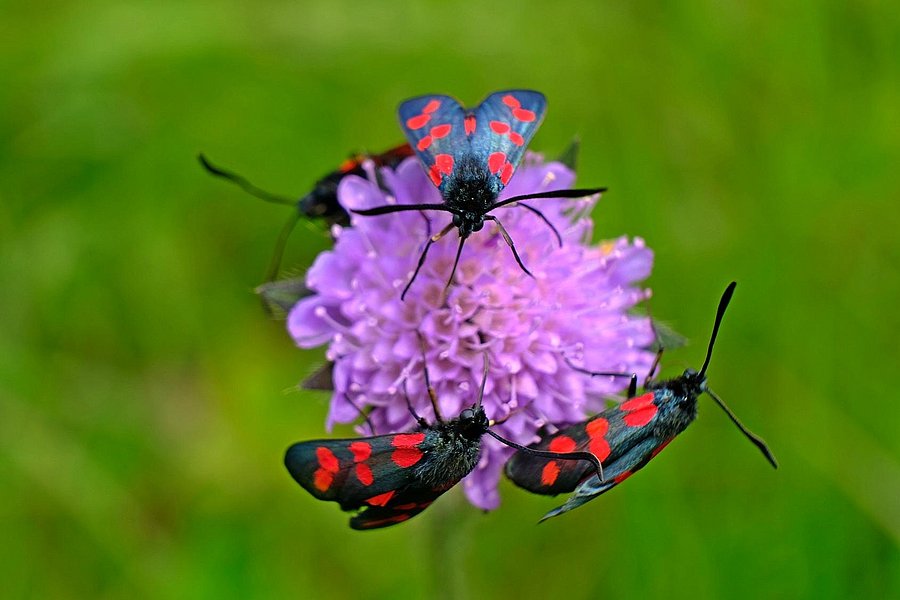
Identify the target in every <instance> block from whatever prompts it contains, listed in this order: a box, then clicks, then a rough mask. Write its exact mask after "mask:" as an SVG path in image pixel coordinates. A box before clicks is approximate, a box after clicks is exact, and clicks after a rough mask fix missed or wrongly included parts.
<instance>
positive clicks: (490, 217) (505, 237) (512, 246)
mask: <svg viewBox="0 0 900 600" xmlns="http://www.w3.org/2000/svg"><path fill="white" fill-rule="evenodd" d="M484 218H485V220H487V221H493V222H494V223H496V224H497V228H498V229H499V230H500V235H502V236H503V240H504V241H505V242H506V245H507V246H509V249H510V250H512V253H513V256H514V257H515V259H516V262H517V263H519V268H521V269H522V270H523V271H524V272H525V274H526V275H528V276H529V277H531V278H532V279H534V275H532V274H531V271H529V270H528V267H526V266H525V263H523V262H522V259H521V258H520V257H519V253H518V252H517V251H516V245H515V243H514V242H513V239H512V238H511V237H510V235H509V232H507V231H506V227H504V226H503V223H501V222H500V219H498V218H497V217H495V216H493V215H487V216H485V217H484Z"/></svg>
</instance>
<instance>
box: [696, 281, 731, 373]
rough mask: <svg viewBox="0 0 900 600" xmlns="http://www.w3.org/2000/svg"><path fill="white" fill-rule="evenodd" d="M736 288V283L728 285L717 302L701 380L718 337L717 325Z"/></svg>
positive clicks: (701, 370)
mask: <svg viewBox="0 0 900 600" xmlns="http://www.w3.org/2000/svg"><path fill="white" fill-rule="evenodd" d="M736 286H737V282H736V281H732V282H731V283H729V284H728V287H727V288H725V292H724V293H723V294H722V299H721V300H719V308H717V309H716V322H715V324H714V325H713V330H712V335H711V336H709V346H708V347H707V348H706V360H705V361H703V367H702V368H701V369H700V377H701V378H702V377H704V376H705V375H706V368H707V367H708V366H709V361H710V359H711V358H712V351H713V346H714V345H715V343H716V336H717V335H719V325H721V324H722V317H724V316H725V309H726V308H728V303H729V302H731V297H732V296H733V295H734V288H735V287H736Z"/></svg>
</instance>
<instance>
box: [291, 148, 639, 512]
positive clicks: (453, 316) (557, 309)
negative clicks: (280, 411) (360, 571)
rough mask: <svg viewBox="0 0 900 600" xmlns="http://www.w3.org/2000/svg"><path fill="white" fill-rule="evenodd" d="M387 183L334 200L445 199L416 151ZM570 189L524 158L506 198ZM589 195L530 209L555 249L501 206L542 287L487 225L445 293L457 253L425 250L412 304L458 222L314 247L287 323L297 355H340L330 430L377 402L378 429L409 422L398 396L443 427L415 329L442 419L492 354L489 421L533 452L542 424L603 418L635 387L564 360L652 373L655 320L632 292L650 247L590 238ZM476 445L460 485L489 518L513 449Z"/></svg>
mask: <svg viewBox="0 0 900 600" xmlns="http://www.w3.org/2000/svg"><path fill="white" fill-rule="evenodd" d="M370 172H371V170H370ZM380 175H381V181H382V183H383V184H384V185H385V187H386V188H387V189H388V190H390V192H389V193H388V192H385V191H384V190H383V189H382V188H381V187H379V185H378V184H377V183H376V182H375V181H376V178H375V177H374V173H371V176H370V177H369V179H363V178H360V177H352V176H351V177H347V178H346V179H344V180H343V181H342V183H341V185H340V188H339V189H338V199H339V201H340V203H341V204H342V205H343V206H344V207H345V208H347V209H363V208H370V207H373V206H380V205H383V204H385V203H391V202H396V203H401V204H412V203H422V202H433V203H438V202H441V198H440V194H439V192H438V190H437V189H436V188H435V187H434V186H432V184H431V182H430V181H429V180H428V178H427V177H426V175H425V173H424V171H423V170H422V167H421V166H420V164H419V163H418V161H417V160H416V159H415V158H410V159H408V160H406V161H404V162H403V163H401V164H400V165H399V166H398V168H397V169H396V171H393V170H390V169H382V170H381V172H380ZM573 181H574V173H573V172H572V171H571V170H570V169H568V168H566V167H565V166H563V165H562V164H560V163H555V162H551V163H543V162H542V160H541V159H540V157H539V156H537V155H534V154H529V155H527V156H526V160H525V161H523V163H522V164H521V165H520V166H519V168H518V170H517V172H516V175H515V177H514V178H513V179H512V181H511V182H510V184H509V186H508V187H507V188H506V189H505V190H504V193H503V194H502V195H501V196H500V199H501V200H502V199H503V198H504V197H512V196H515V195H519V194H526V193H533V192H540V191H545V190H548V189H564V188H568V187H570V186H571V184H572V183H573ZM595 202H596V199H578V200H538V201H533V203H534V205H538V204H539V206H540V210H541V211H542V212H543V213H544V215H545V216H546V217H547V218H548V219H549V220H550V221H551V222H552V223H553V224H554V225H555V226H556V228H557V229H558V230H559V232H560V233H561V234H562V237H563V241H564V243H563V245H562V246H561V247H560V246H559V245H558V243H557V240H556V238H555V236H554V234H553V231H552V230H551V229H550V228H549V227H547V225H546V224H545V223H543V222H542V221H541V220H540V219H539V218H538V217H537V216H536V215H534V214H533V213H531V212H529V211H527V210H523V209H521V208H517V207H515V206H512V207H510V208H507V209H503V210H502V211H499V212H498V214H497V216H498V217H499V218H500V219H501V220H502V221H503V224H504V226H505V227H506V228H507V230H508V231H509V233H510V235H511V236H512V238H513V240H515V242H516V247H517V249H518V251H519V253H520V255H521V257H522V260H523V261H524V263H525V264H526V265H527V266H528V269H529V270H530V271H531V272H532V273H533V274H534V278H533V279H532V278H530V277H528V276H527V275H525V274H524V273H523V272H522V270H521V269H520V268H519V267H518V265H517V264H516V263H515V260H514V258H513V256H512V253H511V252H510V251H509V248H508V247H507V246H506V244H505V243H504V241H503V238H502V237H501V236H500V234H499V232H498V230H497V228H496V226H495V225H493V224H491V223H486V224H485V227H484V229H483V230H482V231H480V232H477V233H474V234H473V235H472V236H471V237H470V238H469V240H468V241H467V243H466V245H465V247H464V249H463V254H462V258H461V259H460V263H459V267H458V269H457V272H456V275H455V277H454V281H453V283H452V285H451V286H450V287H449V288H448V289H445V287H446V278H447V277H448V276H449V274H450V271H451V268H452V265H453V259H454V256H455V252H456V243H455V241H454V240H453V239H452V238H451V239H450V240H442V241H440V242H438V243H436V244H434V245H433V246H432V248H431V250H430V251H429V254H428V258H427V260H426V262H425V265H424V267H423V268H422V271H421V272H420V273H419V276H418V278H417V279H416V281H415V282H414V283H413V285H412V287H411V288H410V290H409V292H408V293H407V295H406V299H405V300H400V292H401V291H402V290H403V287H404V286H405V285H406V283H407V281H408V280H409V277H410V275H411V274H412V272H413V270H414V268H415V266H416V261H417V259H418V257H419V254H420V252H421V250H422V245H423V244H424V242H425V240H426V239H427V237H428V235H430V234H432V233H435V232H437V231H440V229H441V228H442V227H443V226H444V225H445V224H446V222H447V220H448V219H449V215H446V214H443V213H441V214H438V215H434V214H425V213H419V212H399V213H392V214H388V215H383V216H378V217H362V216H354V217H353V219H352V227H349V228H340V227H339V226H335V227H334V229H333V233H334V237H335V245H334V249H333V250H329V251H326V252H323V253H322V254H320V255H319V256H318V258H317V259H316V261H315V263H314V264H313V266H312V267H311V268H310V269H309V271H308V272H307V275H306V285H307V287H308V288H309V289H310V290H312V291H313V292H314V295H312V296H309V297H307V298H304V299H302V300H300V301H299V302H298V303H297V304H296V305H295V306H294V308H293V309H292V310H291V312H290V314H289V316H288V330H289V331H290V334H291V335H292V336H293V338H294V339H295V341H296V343H297V345H298V346H300V347H303V348H311V347H315V346H319V345H323V344H328V349H327V357H328V358H329V359H330V360H332V361H334V374H333V380H334V395H333V396H332V400H331V407H330V410H329V414H328V419H327V427H328V428H329V429H330V428H331V427H332V425H333V424H334V423H350V422H353V421H356V420H358V419H359V418H360V413H359V410H360V409H363V408H366V407H370V408H371V412H370V413H369V419H370V421H371V422H372V424H373V425H374V427H375V429H376V433H378V434H385V433H392V432H398V431H408V430H412V429H414V428H415V426H416V423H415V420H414V419H413V417H412V415H411V414H410V412H409V410H408V408H407V405H406V400H405V396H404V388H405V389H406V391H407V392H408V394H409V398H410V400H411V402H412V405H413V407H414V408H415V410H416V412H418V413H419V414H420V415H421V416H422V417H424V418H425V419H426V420H428V421H429V422H433V421H434V414H433V410H432V408H431V404H430V402H429V400H428V395H427V393H426V389H425V383H424V376H423V365H422V349H421V346H420V341H419V334H421V338H422V339H423V340H424V343H425V346H426V348H425V360H426V362H427V366H428V370H429V374H430V376H431V380H432V384H433V386H434V388H435V391H436V392H437V396H438V401H439V405H440V410H441V413H442V414H443V415H444V416H445V417H446V418H451V417H454V416H456V415H457V414H458V413H459V412H460V411H461V410H462V409H463V408H466V407H468V406H471V405H472V403H473V402H474V400H475V396H476V392H477V389H478V386H479V385H480V383H481V376H482V367H483V355H484V353H487V354H488V357H489V361H490V372H489V375H488V381H487V386H486V389H485V395H484V408H485V411H486V412H487V415H488V417H489V418H491V419H495V420H501V419H506V420H505V421H504V422H503V423H501V424H499V425H497V426H496V430H497V432H498V433H499V434H500V435H502V436H505V437H507V438H510V439H512V440H514V441H517V442H519V443H523V444H527V443H531V442H533V441H535V440H536V439H537V438H536V433H537V431H538V429H540V428H541V427H543V426H545V425H547V424H552V425H559V424H566V423H571V422H575V421H580V420H583V419H584V418H585V417H586V415H587V414H588V413H592V412H596V411H599V410H602V409H603V408H604V401H605V399H606V398H607V397H608V396H609V395H610V394H612V393H614V392H616V391H619V390H622V389H623V388H624V387H625V386H626V385H627V383H628V380H627V379H625V378H607V377H604V378H590V377H588V376H586V375H584V374H581V373H578V372H576V371H575V370H573V369H572V368H571V367H570V366H569V364H567V361H568V362H569V363H572V364H575V365H579V366H583V367H585V368H588V369H591V370H597V371H616V372H627V373H631V372H636V373H639V374H644V373H646V372H647V370H648V369H649V368H650V364H651V363H652V361H653V353H652V352H650V351H648V350H647V349H646V348H647V347H648V346H649V345H650V344H651V343H652V342H653V339H654V335H653V331H652V328H651V326H650V321H649V319H648V318H646V317H640V316H634V315H630V314H628V310H629V309H630V308H631V307H633V306H634V305H635V304H637V303H638V302H640V301H641V300H644V299H645V298H647V297H648V296H649V291H647V290H645V289H643V288H641V287H638V285H637V284H638V282H640V281H641V280H642V279H644V278H646V277H647V276H648V275H649V274H650V269H651V266H652V262H653V254H652V252H651V251H650V249H648V248H647V247H645V245H644V243H643V241H642V240H640V239H637V238H636V239H634V240H633V241H629V240H628V239H627V238H624V237H622V238H619V239H616V240H612V241H608V242H604V243H602V244H600V245H599V246H592V245H590V237H591V233H592V229H593V222H592V221H591V219H590V217H589V214H590V211H591V210H592V208H593V206H594V204H595ZM429 223H430V226H429ZM359 430H360V431H361V432H362V431H365V432H366V433H367V434H369V433H370V432H369V431H368V430H367V429H365V430H364V429H362V427H360V428H359ZM483 447H484V451H483V454H482V458H481V461H480V463H479V465H478V467H477V468H476V469H475V471H473V472H472V473H471V474H470V475H469V476H468V477H467V478H466V479H465V481H464V487H465V490H466V494H467V495H468V497H469V500H470V501H471V502H472V503H473V504H475V505H476V506H478V507H480V508H483V509H493V508H496V507H497V506H498V504H499V496H498V493H497V482H498V480H499V477H500V471H501V468H502V466H503V463H504V462H505V461H506V459H507V458H508V457H509V455H510V454H511V452H512V451H511V449H510V448H508V447H506V446H503V445H501V444H500V443H499V442H496V441H495V440H493V439H487V438H486V439H485V440H484V441H483Z"/></svg>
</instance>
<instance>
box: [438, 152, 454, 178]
mask: <svg viewBox="0 0 900 600" xmlns="http://www.w3.org/2000/svg"><path fill="white" fill-rule="evenodd" d="M434 165H435V166H436V167H437V168H438V171H440V172H441V173H444V174H446V175H449V174H450V173H452V172H453V156H451V155H450V154H438V155H436V156H435V157H434Z"/></svg>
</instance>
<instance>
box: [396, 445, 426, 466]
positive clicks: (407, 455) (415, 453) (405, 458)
mask: <svg viewBox="0 0 900 600" xmlns="http://www.w3.org/2000/svg"><path fill="white" fill-rule="evenodd" d="M391 460H392V461H394V464H395V465H397V466H398V467H401V468H403V469H405V468H407V467H411V466H413V465H414V464H416V463H417V462H419V461H420V460H422V451H421V450H419V449H418V448H398V449H397V450H394V451H393V452H392V453H391Z"/></svg>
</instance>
